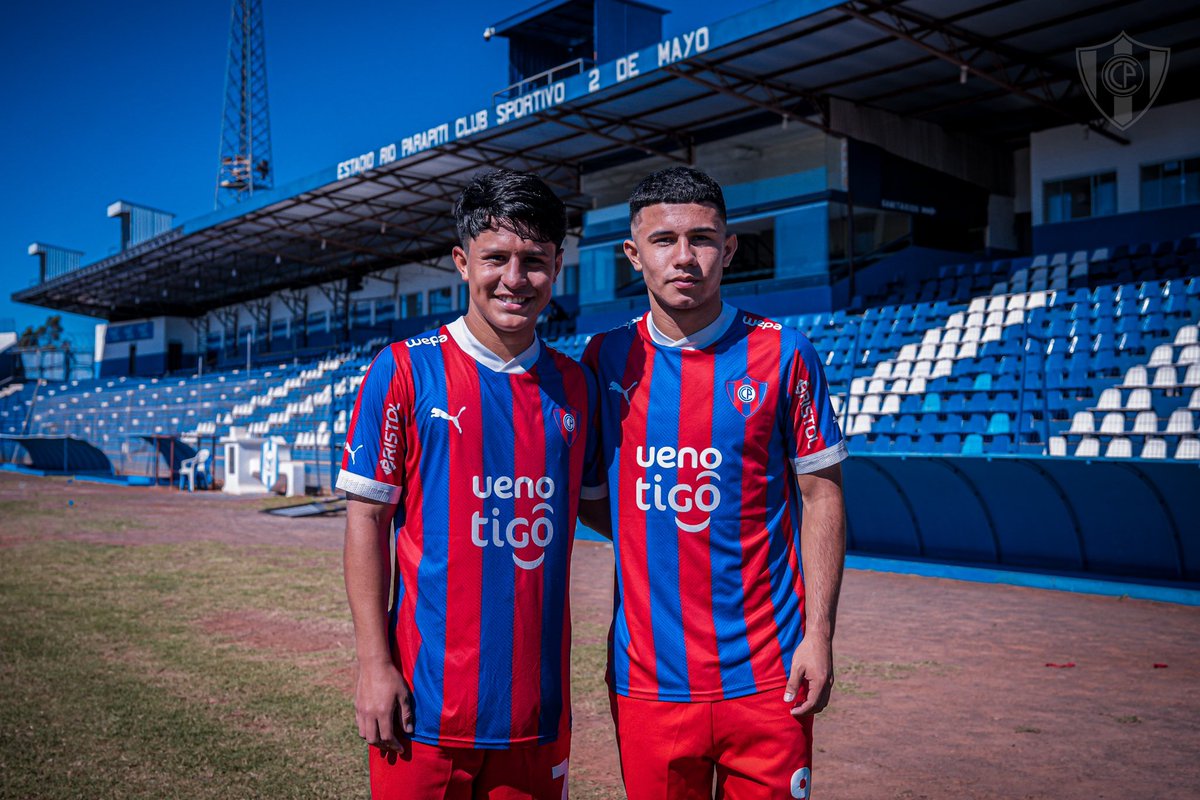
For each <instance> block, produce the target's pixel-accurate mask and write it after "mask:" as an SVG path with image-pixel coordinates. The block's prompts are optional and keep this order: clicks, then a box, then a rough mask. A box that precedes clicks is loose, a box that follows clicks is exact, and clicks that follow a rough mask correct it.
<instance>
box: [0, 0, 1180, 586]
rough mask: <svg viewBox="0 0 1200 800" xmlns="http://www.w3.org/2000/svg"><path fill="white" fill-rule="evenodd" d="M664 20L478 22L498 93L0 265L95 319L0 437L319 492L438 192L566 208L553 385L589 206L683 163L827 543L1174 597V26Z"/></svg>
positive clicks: (624, 267) (1166, 7) (446, 313)
mask: <svg viewBox="0 0 1200 800" xmlns="http://www.w3.org/2000/svg"><path fill="white" fill-rule="evenodd" d="M663 13H664V12H662V11H660V10H658V9H656V8H654V7H652V6H648V5H645V4H643V3H641V2H636V0H550V1H549V2H544V3H541V4H538V5H536V6H535V7H533V8H531V9H529V10H528V11H526V12H524V13H521V14H517V15H515V16H512V17H510V18H508V19H505V20H501V21H498V22H496V23H495V25H494V26H493V27H491V28H489V29H488V31H487V34H486V37H487V38H496V39H506V40H507V43H508V48H509V61H510V85H508V86H504V87H500V86H488V87H481V91H485V93H484V96H485V97H486V96H487V94H486V93H491V97H490V99H489V100H487V101H486V102H485V103H484V104H483V105H482V106H481V107H477V108H464V109H463V114H462V116H460V117H457V118H455V119H447V120H445V121H444V122H443V123H441V124H439V125H436V126H433V127H430V128H427V129H425V130H421V131H407V132H403V134H404V135H403V136H401V137H400V138H398V139H397V140H396V141H393V142H387V143H383V144H381V145H380V146H379V147H378V148H375V149H373V150H370V151H366V152H363V153H346V154H342V157H340V158H338V159H337V160H336V163H334V164H333V165H332V166H330V167H329V168H328V169H327V170H325V171H323V172H321V173H319V174H316V175H313V176H309V177H307V178H303V179H300V180H295V181H292V182H281V181H276V184H275V187H274V188H271V189H267V190H262V191H258V192H255V193H254V194H253V196H251V197H248V198H246V199H245V200H244V201H242V202H240V203H237V204H235V205H230V206H227V207H224V208H221V209H220V210H218V211H215V212H213V213H211V214H209V215H207V216H203V217H200V218H198V219H193V220H189V221H186V222H183V223H176V222H175V221H174V219H173V218H172V217H171V216H170V215H169V214H167V213H165V212H160V211H156V210H154V209H144V208H140V207H138V206H134V205H132V204H128V203H122V204H118V205H120V206H121V208H120V209H118V212H119V213H118V214H115V215H114V214H112V211H111V209H110V216H121V217H122V220H123V227H122V234H121V248H122V249H121V251H120V252H119V253H118V254H116V255H113V256H110V257H107V258H104V259H102V260H100V261H97V262H95V263H89V264H84V263H80V259H79V258H78V257H76V258H74V259H73V260H72V259H71V258H69V257H68V255H69V254H68V255H64V254H62V253H58V252H56V251H55V250H54V249H52V248H51V249H47V248H45V247H43V246H39V247H38V249H37V251H36V252H35V250H34V249H33V248H31V250H30V252H31V253H34V254H35V255H37V257H38V258H39V259H40V262H39V263H40V282H39V283H38V284H37V285H36V286H33V287H31V288H29V289H25V290H22V291H19V292H17V293H16V294H15V295H14V299H15V300H17V301H20V302H25V303H32V304H37V305H41V306H45V307H47V308H51V309H56V310H61V311H66V312H73V313H81V314H89V315H94V316H98V317H101V318H103V319H105V320H107V322H106V324H103V325H100V326H98V330H97V336H96V352H95V365H96V366H95V374H94V376H93V377H91V378H88V379H83V378H75V379H71V380H62V381H49V382H47V381H36V380H34V381H25V382H23V383H21V382H11V383H9V384H8V386H7V387H6V388H5V389H3V390H2V391H0V426H2V428H3V432H4V433H5V434H8V435H12V436H33V435H67V436H71V437H75V438H78V439H82V440H85V441H87V442H90V443H92V444H94V445H95V446H96V447H98V448H99V449H100V450H102V451H103V452H104V453H105V454H107V455H108V456H109V458H110V460H111V461H112V463H113V464H114V465H115V466H116V468H117V469H118V470H119V471H137V470H138V469H141V468H143V467H144V466H145V464H147V463H148V461H147V459H153V458H156V457H157V456H156V455H154V451H153V450H147V449H146V448H147V447H148V445H146V444H145V441H144V440H143V439H142V438H141V437H144V436H147V435H153V434H157V435H162V436H177V437H179V439H180V440H181V441H183V442H186V443H188V444H189V445H193V446H207V447H210V448H211V449H212V451H213V452H214V453H215V455H216V477H217V478H218V479H219V480H221V479H225V480H226V481H228V478H229V476H228V475H226V474H225V473H226V467H227V462H228V461H229V460H230V459H231V458H233V457H234V456H231V455H230V453H231V452H232V451H231V450H230V448H232V447H235V446H237V445H239V443H241V445H243V449H247V448H256V447H260V446H261V445H262V443H263V442H274V443H276V444H277V445H278V446H281V447H286V448H288V450H289V451H290V454H289V456H288V458H289V459H290V460H292V461H293V462H294V463H302V464H305V465H306V468H305V469H304V470H303V475H304V481H305V482H306V483H307V484H308V486H309V487H310V489H312V488H315V489H324V490H326V491H327V490H328V489H329V487H330V486H331V485H332V480H333V477H334V474H333V473H334V472H335V471H336V469H337V463H338V462H339V460H340V452H341V449H342V442H343V439H342V436H343V434H344V433H345V430H346V419H347V414H348V410H349V407H350V404H351V403H352V401H353V397H354V394H355V391H356V390H357V386H358V383H359V382H360V381H361V377H362V372H363V370H364V369H365V367H366V365H367V364H368V363H369V361H370V359H371V357H372V356H373V355H374V353H375V352H377V351H378V349H379V348H380V346H381V345H382V344H383V343H385V342H390V341H398V340H403V339H405V338H407V337H411V336H413V335H415V334H417V333H419V332H421V331H424V330H427V329H430V328H432V327H435V326H437V325H440V324H442V323H445V322H449V321H451V320H452V319H453V318H454V317H456V316H457V315H458V313H459V310H460V309H462V308H464V307H465V303H466V298H465V294H464V290H465V286H464V285H463V284H462V283H461V282H460V281H459V280H458V276H457V274H456V273H455V272H454V270H453V266H452V264H451V262H450V259H449V253H450V250H451V248H452V247H453V246H454V244H455V243H456V241H455V231H454V227H453V223H452V220H451V216H450V213H449V211H450V207H451V204H452V203H453V200H454V198H455V196H456V195H457V194H458V192H459V191H460V189H461V187H462V186H463V184H464V181H465V180H466V179H467V178H468V177H469V176H471V175H472V174H474V173H476V172H478V171H480V170H482V169H485V168H489V167H497V166H507V167H513V168H517V169H526V170H532V171H534V172H537V173H538V174H540V175H541V176H543V177H544V178H545V179H546V180H547V181H548V182H549V183H550V184H551V185H552V186H553V187H554V188H555V189H556V190H557V191H558V192H559V193H560V195H561V196H562V197H563V199H564V200H565V201H566V203H567V204H568V209H569V212H570V221H571V225H572V230H571V236H570V237H569V239H568V244H567V251H566V258H565V261H564V263H565V268H564V270H563V273H562V274H561V275H560V278H559V283H558V286H557V287H556V289H557V292H556V299H555V303H554V304H553V305H552V307H551V310H550V312H549V313H548V314H547V315H546V318H545V319H544V320H543V322H542V323H541V325H542V329H543V335H544V336H545V337H546V338H547V339H548V340H549V341H550V342H551V343H552V344H553V345H554V346H556V347H558V348H559V349H561V350H562V351H563V352H565V353H567V354H569V355H571V356H574V357H578V356H579V355H580V353H581V352H582V350H583V347H584V345H585V344H586V342H587V340H588V338H589V336H590V335H591V334H593V333H595V332H597V331H600V330H604V329H606V328H608V327H611V326H614V325H616V324H620V323H623V322H625V321H627V320H628V319H630V318H631V317H633V316H636V315H638V314H640V313H642V312H643V311H645V309H646V307H647V306H646V300H645V289H644V286H643V285H642V284H641V282H640V278H639V276H638V274H637V273H636V272H634V271H633V270H632V268H631V266H630V265H629V263H628V262H627V260H626V259H625V257H624V255H623V253H622V250H621V243H622V241H623V239H624V238H625V236H626V234H627V233H628V209H627V207H626V206H625V205H624V198H626V197H627V195H628V192H629V190H630V189H631V187H632V186H633V185H634V184H635V183H636V181H637V180H638V179H639V178H640V177H641V176H643V175H645V174H646V173H647V172H649V171H651V170H653V169H657V168H660V167H662V166H667V165H671V164H676V163H683V164H693V165H696V166H698V167H699V168H701V169H704V170H705V171H707V172H709V173H710V174H712V175H713V176H714V177H715V178H717V179H718V180H719V181H720V182H721V183H722V184H723V185H724V186H725V187H726V199H727V204H728V208H729V215H730V227H731V230H732V232H734V233H736V234H737V235H738V239H739V248H738V252H737V256H736V258H735V261H734V265H733V269H732V270H731V272H730V273H728V274H727V276H726V286H725V287H724V292H725V296H726V297H727V298H728V299H729V300H730V301H731V302H733V303H735V304H736V305H738V306H739V307H741V308H743V309H746V310H748V311H752V312H755V313H760V314H765V315H767V316H769V317H771V318H773V319H775V320H777V321H778V322H780V323H782V324H786V325H791V326H795V327H797V328H799V329H800V330H801V331H803V332H804V333H805V334H807V335H808V337H809V338H810V339H811V340H812V341H813V343H814V344H815V346H816V347H817V350H818V351H819V352H820V354H821V355H822V357H823V358H824V362H825V368H826V371H827V374H828V378H829V381H830V384H831V386H832V387H833V391H834V392H835V395H836V396H835V398H834V403H835V408H836V410H837V411H838V413H839V415H840V417H841V422H842V426H843V429H844V431H845V432H846V434H847V436H849V441H850V449H851V452H852V454H853V455H854V458H852V459H851V460H850V461H849V462H848V465H847V467H846V469H847V487H848V488H847V491H848V497H849V502H848V511H849V524H850V543H851V547H852V548H854V549H857V550H858V551H860V552H864V553H871V554H879V555H891V556H901V557H904V558H910V559H928V560H934V561H937V560H941V561H954V562H967V563H972V564H981V565H986V566H992V567H995V566H1002V567H1005V568H1012V569H1033V570H1049V571H1053V572H1055V573H1058V574H1064V575H1065V574H1086V575H1093V576H1115V575H1120V576H1125V577H1127V578H1130V579H1135V580H1144V581H1166V582H1171V583H1174V584H1195V582H1197V581H1200V538H1198V537H1197V535H1196V532H1197V526H1196V524H1195V520H1196V519H1198V518H1200V493H1197V492H1196V491H1195V489H1196V487H1197V486H1198V485H1200V483H1198V481H1197V478H1200V472H1198V470H1200V433H1198V431H1200V246H1198V245H1200V242H1198V241H1197V237H1198V236H1200V144H1198V141H1200V140H1198V139H1197V137H1196V135H1195V131H1196V130H1198V129H1200V80H1197V79H1198V78H1200V15H1198V14H1197V13H1196V10H1195V9H1194V8H1193V7H1191V6H1190V4H1172V3H1154V2H1109V3H1094V2H1083V0H1071V1H1070V2H1062V3H1044V2H1037V1H1036V0H967V1H966V2H954V3H949V2H941V1H940V0H856V1H854V2H837V1H834V0H778V1H777V2H772V3H768V4H766V5H763V6H761V7H757V8H753V9H751V10H748V11H746V12H744V13H741V14H738V15H736V16H732V17H729V18H727V19H722V20H715V21H712V22H711V23H709V24H706V25H702V26H698V27H696V28H695V29H693V30H691V31H689V32H687V33H684V34H681V35H679V36H674V37H671V38H668V39H664V38H663V34H662V17H663ZM531 34H536V35H531ZM1143 42H1144V43H1146V44H1142V43H1143ZM1130 43H1132V44H1130ZM480 46H485V45H484V43H483V42H481V43H480ZM486 46H492V47H494V46H496V43H495V42H492V43H490V44H488V45H486ZM1106 48H1107V49H1106ZM1085 51H1086V52H1090V53H1091V54H1092V55H1091V56H1090V58H1091V59H1092V62H1091V63H1093V65H1094V64H1095V63H1096V62H1097V60H1099V62H1100V65H1101V67H1103V66H1104V64H1105V63H1107V62H1105V61H1104V60H1105V59H1106V58H1107V59H1109V60H1110V61H1111V60H1113V59H1116V58H1118V57H1123V58H1124V59H1126V61H1127V62H1128V61H1130V60H1132V61H1133V62H1135V63H1136V64H1137V65H1138V69H1141V70H1142V73H1139V74H1141V76H1142V78H1143V80H1142V82H1141V84H1139V87H1140V88H1138V87H1135V88H1137V94H1132V95H1127V96H1125V97H1124V100H1125V101H1126V105H1125V106H1122V107H1121V108H1125V111H1124V112H1122V110H1120V108H1118V109H1117V110H1112V109H1108V110H1106V109H1105V107H1104V105H1103V101H1102V100H1096V102H1093V97H1092V95H1094V94H1095V92H1094V91H1093V88H1092V87H1090V86H1089V84H1088V81H1087V77H1086V73H1087V70H1086V66H1087V63H1088V61H1087V59H1088V58H1089V56H1087V55H1086V53H1085ZM1164 52H1165V53H1168V54H1169V59H1167V58H1166V57H1164V56H1163V53H1164ZM1129 103H1133V104H1134V112H1129V111H1128V106H1129ZM1118 106H1120V103H1118ZM1122 113H1124V114H1125V116H1122ZM1132 113H1136V117H1131V114H1132ZM10 447H11V446H10ZM147 452H149V453H150V455H149V456H147V455H146V453H147ZM6 453H7V454H8V457H9V458H10V459H11V458H15V457H16V454H15V453H14V451H13V450H11V449H9V450H7V451H6ZM238 458H240V456H238ZM264 463H265V460H259V461H256V462H250V468H251V469H252V470H254V469H256V468H257V469H258V470H260V471H262V472H263V473H265V472H266V470H265V469H264V467H263V465H264ZM275 474H276V473H275V472H274V471H272V472H271V475H272V476H273V475H275ZM298 480H299V478H297V481H298ZM242 482H243V483H244V482H245V477H244V476H243V477H242ZM258 488H259V489H260V490H264V491H265V488H264V487H262V486H259V487H258ZM865 497H870V498H871V501H870V502H860V501H861V500H862V498H865Z"/></svg>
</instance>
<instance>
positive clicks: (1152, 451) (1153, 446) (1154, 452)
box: [1141, 439, 1167, 458]
mask: <svg viewBox="0 0 1200 800" xmlns="http://www.w3.org/2000/svg"><path fill="white" fill-rule="evenodd" d="M1141 457H1142V458H1166V457H1167V443H1166V441H1165V440H1164V439H1147V440H1146V444H1145V445H1143V446H1142V455H1141Z"/></svg>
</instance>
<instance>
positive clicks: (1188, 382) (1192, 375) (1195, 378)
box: [1183, 364, 1200, 386]
mask: <svg viewBox="0 0 1200 800" xmlns="http://www.w3.org/2000/svg"><path fill="white" fill-rule="evenodd" d="M1183 385H1184V386H1200V364H1192V365H1191V366H1189V367H1188V368H1187V374H1186V375H1184V377H1183Z"/></svg>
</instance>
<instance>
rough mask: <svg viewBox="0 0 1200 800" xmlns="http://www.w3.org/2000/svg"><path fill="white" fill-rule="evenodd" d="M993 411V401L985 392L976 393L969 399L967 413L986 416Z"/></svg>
mask: <svg viewBox="0 0 1200 800" xmlns="http://www.w3.org/2000/svg"><path fill="white" fill-rule="evenodd" d="M991 409H992V401H991V399H990V398H988V396H987V394H985V393H984V392H975V393H974V394H972V395H970V396H969V397H968V398H967V411H968V412H970V413H972V414H986V413H987V412H988V411H991Z"/></svg>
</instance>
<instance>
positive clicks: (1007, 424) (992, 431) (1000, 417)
mask: <svg viewBox="0 0 1200 800" xmlns="http://www.w3.org/2000/svg"><path fill="white" fill-rule="evenodd" d="M1011 431H1012V420H1011V419H1009V416H1008V414H1002V413H996V414H992V416H991V419H990V420H988V426H987V431H986V433H987V434H988V435H989V436H996V435H997V434H1007V433H1010V432H1011Z"/></svg>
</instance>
